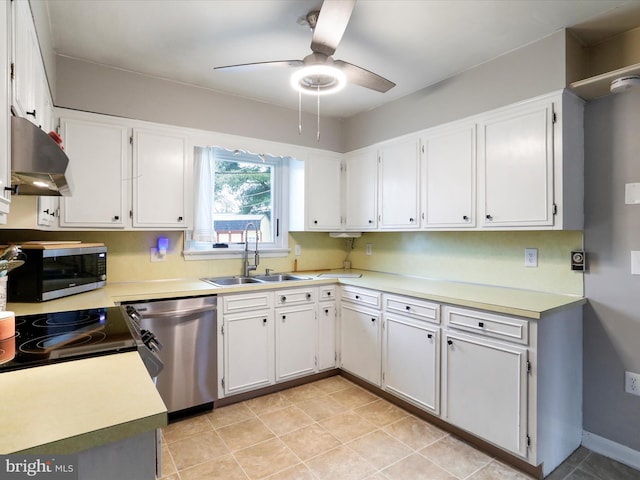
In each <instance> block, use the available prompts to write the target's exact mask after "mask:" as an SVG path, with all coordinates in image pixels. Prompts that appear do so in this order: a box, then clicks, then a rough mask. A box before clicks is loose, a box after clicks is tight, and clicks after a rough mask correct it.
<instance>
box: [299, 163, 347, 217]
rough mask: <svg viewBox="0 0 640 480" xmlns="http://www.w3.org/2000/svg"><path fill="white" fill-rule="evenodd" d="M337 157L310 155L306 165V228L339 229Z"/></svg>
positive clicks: (339, 169) (339, 167) (338, 171)
mask: <svg viewBox="0 0 640 480" xmlns="http://www.w3.org/2000/svg"><path fill="white" fill-rule="evenodd" d="M341 167H342V160H341V158H340V157H332V156H313V157H311V158H309V160H307V162H306V164H305V181H306V186H307V188H306V194H305V202H306V204H307V228H308V229H309V230H338V229H340V228H342V224H341V220H342V212H341V196H342V195H341V192H342V168H341Z"/></svg>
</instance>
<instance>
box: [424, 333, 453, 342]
mask: <svg viewBox="0 0 640 480" xmlns="http://www.w3.org/2000/svg"><path fill="white" fill-rule="evenodd" d="M427 338H433V335H432V334H430V333H427ZM449 341H451V340H449Z"/></svg>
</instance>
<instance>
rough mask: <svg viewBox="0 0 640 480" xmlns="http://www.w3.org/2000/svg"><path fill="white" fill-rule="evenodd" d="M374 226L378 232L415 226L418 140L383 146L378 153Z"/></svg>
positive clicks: (418, 182) (416, 221) (418, 162)
mask: <svg viewBox="0 0 640 480" xmlns="http://www.w3.org/2000/svg"><path fill="white" fill-rule="evenodd" d="M379 167H380V168H379V172H378V174H379V179H380V194H379V195H380V200H379V207H378V209H379V216H378V220H379V221H378V224H379V227H380V228H382V229H407V228H415V227H417V226H418V203H419V196H418V195H419V185H420V139H419V138H413V139H409V140H402V141H398V142H395V143H391V144H389V145H385V146H384V147H382V148H381V150H380V164H379Z"/></svg>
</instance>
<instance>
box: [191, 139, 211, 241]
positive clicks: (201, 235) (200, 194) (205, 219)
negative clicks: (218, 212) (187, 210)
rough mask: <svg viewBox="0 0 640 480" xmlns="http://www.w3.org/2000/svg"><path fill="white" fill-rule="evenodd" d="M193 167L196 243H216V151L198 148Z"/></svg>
mask: <svg viewBox="0 0 640 480" xmlns="http://www.w3.org/2000/svg"><path fill="white" fill-rule="evenodd" d="M194 154H195V159H194V165H193V168H194V170H193V173H194V186H195V188H194V193H195V198H194V212H193V233H192V234H191V238H192V240H193V241H195V242H209V243H211V242H214V241H215V232H214V231H213V211H212V209H213V201H212V200H213V188H214V175H215V149H214V148H211V147H205V148H202V147H196V148H195V151H194Z"/></svg>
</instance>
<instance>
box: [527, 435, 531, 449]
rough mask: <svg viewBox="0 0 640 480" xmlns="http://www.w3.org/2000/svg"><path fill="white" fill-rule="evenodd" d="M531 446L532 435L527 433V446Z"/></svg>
mask: <svg viewBox="0 0 640 480" xmlns="http://www.w3.org/2000/svg"><path fill="white" fill-rule="evenodd" d="M530 446H531V437H530V436H529V435H527V447H530Z"/></svg>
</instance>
